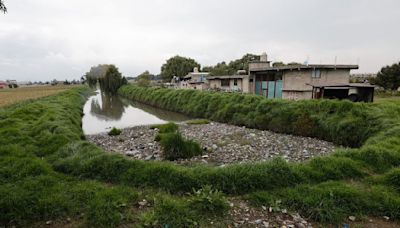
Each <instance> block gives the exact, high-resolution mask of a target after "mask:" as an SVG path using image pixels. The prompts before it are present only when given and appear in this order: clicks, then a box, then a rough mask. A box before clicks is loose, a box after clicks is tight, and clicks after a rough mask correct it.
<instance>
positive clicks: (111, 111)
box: [82, 90, 190, 135]
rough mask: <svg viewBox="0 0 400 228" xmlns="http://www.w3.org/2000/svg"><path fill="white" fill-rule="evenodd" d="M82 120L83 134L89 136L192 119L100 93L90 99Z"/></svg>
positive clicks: (84, 109) (97, 92)
mask: <svg viewBox="0 0 400 228" xmlns="http://www.w3.org/2000/svg"><path fill="white" fill-rule="evenodd" d="M83 112H84V114H85V115H84V116H83V118H82V128H83V132H84V133H85V134H87V135H90V134H98V133H102V132H108V131H109V130H110V129H111V128H113V127H116V128H127V127H134V126H139V125H149V124H162V123H166V122H169V121H173V122H181V121H185V120H189V119H190V118H189V117H187V116H185V115H182V114H179V113H175V112H170V111H166V110H163V109H158V108H155V107H152V106H149V105H144V104H140V103H137V102H132V101H129V100H127V99H124V98H121V97H119V96H107V95H105V94H103V93H100V91H99V90H98V91H96V95H93V96H91V97H89V99H88V100H87V102H86V104H85V106H84V108H83Z"/></svg>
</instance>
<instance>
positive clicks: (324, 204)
mask: <svg viewBox="0 0 400 228" xmlns="http://www.w3.org/2000/svg"><path fill="white" fill-rule="evenodd" d="M249 198H250V200H251V202H252V203H253V204H255V205H258V206H261V205H263V206H267V207H269V206H275V207H276V206H277V202H278V203H279V205H278V206H279V207H280V208H289V209H290V210H295V211H298V212H299V213H301V214H302V215H303V216H305V217H306V218H308V219H312V220H313V221H317V222H321V223H333V224H339V223H340V222H342V221H344V220H345V219H346V218H347V217H348V216H350V215H353V216H356V217H358V218H360V217H362V216H365V215H370V216H379V217H380V216H389V217H390V218H392V219H399V218H400V195H399V194H396V192H394V191H393V190H392V189H390V188H387V187H385V186H381V185H374V186H362V185H358V186H356V185H352V184H348V183H344V182H326V183H321V184H318V185H299V186H296V187H295V188H286V189H281V190H279V191H271V192H255V193H252V194H250V195H249Z"/></svg>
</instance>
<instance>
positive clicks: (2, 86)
mask: <svg viewBox="0 0 400 228" xmlns="http://www.w3.org/2000/svg"><path fill="white" fill-rule="evenodd" d="M6 88H8V83H7V82H4V81H0V89H6Z"/></svg>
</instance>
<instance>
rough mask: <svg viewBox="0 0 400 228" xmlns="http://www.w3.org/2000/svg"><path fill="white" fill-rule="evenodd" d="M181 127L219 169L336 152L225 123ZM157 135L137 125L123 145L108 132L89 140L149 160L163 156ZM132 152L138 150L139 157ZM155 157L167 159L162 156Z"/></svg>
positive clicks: (127, 132) (305, 141) (126, 133)
mask: <svg viewBox="0 0 400 228" xmlns="http://www.w3.org/2000/svg"><path fill="white" fill-rule="evenodd" d="M179 125H180V126H179V128H180V132H181V133H182V136H184V137H185V138H187V139H191V140H194V141H197V142H199V143H200V145H201V147H202V148H204V151H205V153H204V155H209V157H208V158H206V160H209V158H211V157H212V165H215V166H221V165H229V164H233V163H236V164H238V163H251V162H260V161H266V160H270V159H272V158H274V157H284V158H285V160H287V161H290V162H302V161H305V160H307V159H310V158H312V157H316V156H320V155H327V154H329V153H331V152H332V151H333V150H334V149H335V146H334V145H333V144H332V143H329V142H325V141H321V140H317V139H313V138H308V137H299V136H293V135H285V134H276V133H273V132H270V131H261V130H256V129H248V128H242V127H238V126H234V125H229V124H223V123H215V122H213V124H208V125H187V124H179ZM156 134H157V130H156V129H155V130H153V129H150V127H149V126H136V127H132V128H128V129H125V130H124V131H123V132H122V134H121V136H120V138H123V139H125V140H124V141H123V142H122V141H120V140H118V137H108V135H107V134H105V133H104V134H98V135H87V136H86V138H87V140H88V141H90V142H93V143H94V144H96V145H97V146H100V147H102V148H103V149H105V150H106V151H110V152H112V153H120V154H124V155H126V156H128V157H130V158H132V159H140V160H146V158H147V159H150V156H149V155H151V154H153V155H154V154H160V155H161V154H162V148H161V146H160V144H159V142H155V141H154V138H155V136H156ZM129 151H135V152H136V154H135V152H129ZM208 152H210V153H212V154H208ZM154 158H157V160H163V158H162V156H159V157H155V156H154ZM154 158H152V159H154ZM204 158H205V157H202V156H195V157H193V158H190V159H179V160H177V161H174V162H175V163H178V164H181V165H192V164H196V163H199V162H201V160H202V159H204ZM150 160H151V159H150Z"/></svg>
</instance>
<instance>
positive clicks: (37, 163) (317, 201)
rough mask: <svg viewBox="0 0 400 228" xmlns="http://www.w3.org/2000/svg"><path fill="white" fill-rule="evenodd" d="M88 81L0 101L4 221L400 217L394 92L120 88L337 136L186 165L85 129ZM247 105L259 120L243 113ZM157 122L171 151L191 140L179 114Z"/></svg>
mask: <svg viewBox="0 0 400 228" xmlns="http://www.w3.org/2000/svg"><path fill="white" fill-rule="evenodd" d="M89 93H90V91H89V90H88V89H87V88H85V87H81V88H74V89H71V90H67V91H64V92H61V93H59V94H56V95H52V96H47V97H42V98H39V99H36V100H33V101H30V102H26V101H25V102H24V101H23V102H19V103H16V104H13V105H9V106H7V107H4V108H0V126H1V128H0V145H2V146H1V147H0V167H1V169H0V225H2V226H6V227H8V226H18V227H30V226H46V227H79V226H80V227H233V226H242V225H243V224H246V226H248V227H267V225H268V226H272V227H273V226H282V225H283V224H286V225H290V226H297V227H308V226H309V225H310V224H312V227H318V226H320V225H321V226H336V225H341V224H343V223H346V224H351V225H352V226H353V225H354V226H363V224H365V223H371V221H372V223H373V224H375V225H376V224H379V225H380V226H385V227H396V226H399V224H398V221H399V219H400V192H399V187H400V185H399V180H400V170H399V166H400V145H399V143H398V142H399V141H400V102H380V103H377V104H355V103H351V102H339V101H326V100H324V101H304V102H303V101H302V102H289V101H268V100H265V99H264V100H260V99H259V98H258V97H256V96H252V95H234V94H232V95H229V94H217V93H206V92H195V91H172V90H166V89H153V88H137V87H134V86H125V87H123V88H121V89H120V94H122V95H125V96H126V97H128V98H130V99H135V100H141V101H146V103H152V104H153V105H157V106H159V107H160V106H163V105H165V106H164V107H167V106H168V107H170V109H178V108H180V109H181V112H183V113H192V114H193V113H197V116H196V117H199V118H200V117H202V118H207V119H212V120H220V121H221V120H225V122H228V123H230V124H238V125H249V126H252V127H253V128H258V129H269V130H274V131H278V132H281V133H290V134H296V135H308V134H310V135H308V136H313V137H316V138H320V139H325V140H328V141H332V142H335V143H336V144H338V145H342V146H344V147H343V148H340V149H337V150H336V151H335V152H334V153H333V154H331V155H328V156H324V157H317V158H314V159H311V160H309V161H307V162H302V163H290V162H286V161H285V160H283V159H280V158H276V159H273V160H270V161H266V162H257V163H250V164H234V165H227V166H224V167H210V166H206V165H197V166H192V167H188V166H181V165H177V164H174V163H171V162H168V161H142V160H133V159H127V158H126V157H124V156H122V155H118V154H113V153H108V152H106V151H104V150H103V149H100V148H99V147H97V146H95V145H94V144H92V143H90V142H88V141H86V140H85V136H84V134H83V132H82V128H81V124H82V122H81V121H82V120H81V118H82V115H83V112H82V106H83V104H84V103H85V101H86V99H87V97H88V95H89ZM194 98H196V99H194ZM217 98H218V99H221V100H222V101H223V102H216V101H218V99H217ZM208 99H210V100H208ZM188 100H195V101H198V102H199V103H187V101H188ZM156 101H157V102H156ZM211 101H213V102H211ZM172 104H175V105H172ZM200 104H205V105H200ZM252 106H254V112H250V111H249V110H250V109H251V108H252ZM194 110H195V111H194ZM243 110H247V113H248V115H250V116H252V117H253V119H255V120H262V121H261V122H262V123H263V124H258V123H257V122H253V121H251V120H249V118H246V116H243V115H244V113H243ZM272 113H274V114H275V115H276V117H274V116H273V115H272ZM252 124H253V125H252ZM157 128H158V129H159V132H160V137H159V138H160V139H159V140H160V142H161V144H162V145H163V146H164V147H166V148H168V151H169V152H171V153H174V145H175V143H173V142H177V143H178V144H180V146H181V147H182V149H181V150H180V151H179V152H183V153H186V152H187V151H188V152H193V150H192V148H195V146H194V144H193V142H191V141H186V140H185V139H182V138H181V136H180V134H179V130H178V129H177V128H176V126H174V125H160V126H157ZM318 130H320V131H318ZM337 134H341V135H337ZM110 137H117V136H110ZM247 215H248V216H247ZM246 219H247V220H246Z"/></svg>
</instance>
